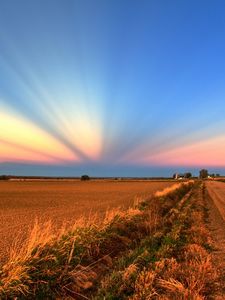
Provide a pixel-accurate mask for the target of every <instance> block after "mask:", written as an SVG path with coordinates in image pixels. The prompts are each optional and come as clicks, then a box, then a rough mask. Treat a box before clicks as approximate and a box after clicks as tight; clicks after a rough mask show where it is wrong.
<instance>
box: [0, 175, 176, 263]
mask: <svg viewBox="0 0 225 300" xmlns="http://www.w3.org/2000/svg"><path fill="white" fill-rule="evenodd" d="M173 184H174V182H172V181H170V182H168V181H161V182H159V181H158V182H157V181H147V180H146V181H133V180H130V181H120V180H117V181H116V180H114V181H112V180H101V181H100V180H99V181H97V180H91V181H89V182H81V181H80V180H77V181H54V182H53V181H35V182H32V181H22V182H14V181H11V182H10V181H9V182H0V262H3V260H4V259H6V258H7V255H8V253H9V251H10V249H11V248H12V244H13V243H15V242H16V241H17V240H18V239H19V240H20V241H21V242H20V243H21V244H22V243H23V242H24V240H25V239H26V237H27V234H28V231H29V229H30V228H32V227H33V225H34V223H35V220H36V219H38V221H39V223H45V222H46V221H48V220H51V222H52V224H53V226H54V229H55V230H57V229H58V228H60V227H61V226H62V225H63V224H65V223H66V224H67V225H70V224H74V223H75V221H76V220H77V219H79V218H80V217H82V216H84V217H85V218H89V217H90V216H91V218H92V219H93V214H97V215H98V216H99V217H100V218H101V217H102V218H103V217H104V215H105V212H106V211H107V210H112V209H115V208H118V207H120V208H121V209H127V208H128V207H129V206H132V205H133V203H134V201H135V200H137V199H141V198H145V199H146V198H147V197H149V196H150V195H152V194H153V193H155V192H156V191H158V190H162V189H164V188H165V187H168V186H171V185H173Z"/></svg>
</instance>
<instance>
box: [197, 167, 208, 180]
mask: <svg viewBox="0 0 225 300" xmlns="http://www.w3.org/2000/svg"><path fill="white" fill-rule="evenodd" d="M208 175H209V173H208V170H206V169H202V170H200V171H199V177H200V178H201V179H204V178H207V177H208Z"/></svg>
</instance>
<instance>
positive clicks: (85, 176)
mask: <svg viewBox="0 0 225 300" xmlns="http://www.w3.org/2000/svg"><path fill="white" fill-rule="evenodd" d="M80 179H81V180H82V181H85V180H90V177H89V176H88V175H82V176H81V178H80Z"/></svg>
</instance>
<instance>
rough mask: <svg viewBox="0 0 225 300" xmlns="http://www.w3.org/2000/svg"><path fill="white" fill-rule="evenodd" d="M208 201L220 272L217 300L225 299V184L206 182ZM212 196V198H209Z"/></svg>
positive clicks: (216, 260)
mask: <svg viewBox="0 0 225 300" xmlns="http://www.w3.org/2000/svg"><path fill="white" fill-rule="evenodd" d="M206 188H207V192H208V193H206V201H207V208H208V214H209V229H210V230H211V232H212V238H213V246H214V248H215V251H213V259H214V262H215V264H216V266H217V268H218V270H219V272H220V282H219V283H218V293H219V295H220V296H218V298H216V299H225V183H223V182H218V181H208V182H206ZM209 196H210V197H209Z"/></svg>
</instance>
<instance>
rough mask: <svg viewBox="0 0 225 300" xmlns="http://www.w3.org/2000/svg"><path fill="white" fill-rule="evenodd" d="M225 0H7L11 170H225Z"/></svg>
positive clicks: (4, 141)
mask: <svg viewBox="0 0 225 300" xmlns="http://www.w3.org/2000/svg"><path fill="white" fill-rule="evenodd" d="M224 15H225V2H224V0H216V1H208V0H189V1H180V0H171V1H167V0H157V1H153V0H142V1H138V0H111V1H110V0H38V1H35V0H20V1H15V0H0V174H1V173H2V174H11V175H46V176H79V175H82V174H83V173H87V174H90V175H91V176H170V175H172V173H173V172H176V171H191V172H194V173H195V174H196V173H197V171H198V170H199V169H200V168H203V167H204V168H208V169H209V170H212V171H213V172H220V173H223V172H224V173H225V155H224V154H225V117H224V116H225V84H224V83H225V18H224Z"/></svg>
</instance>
